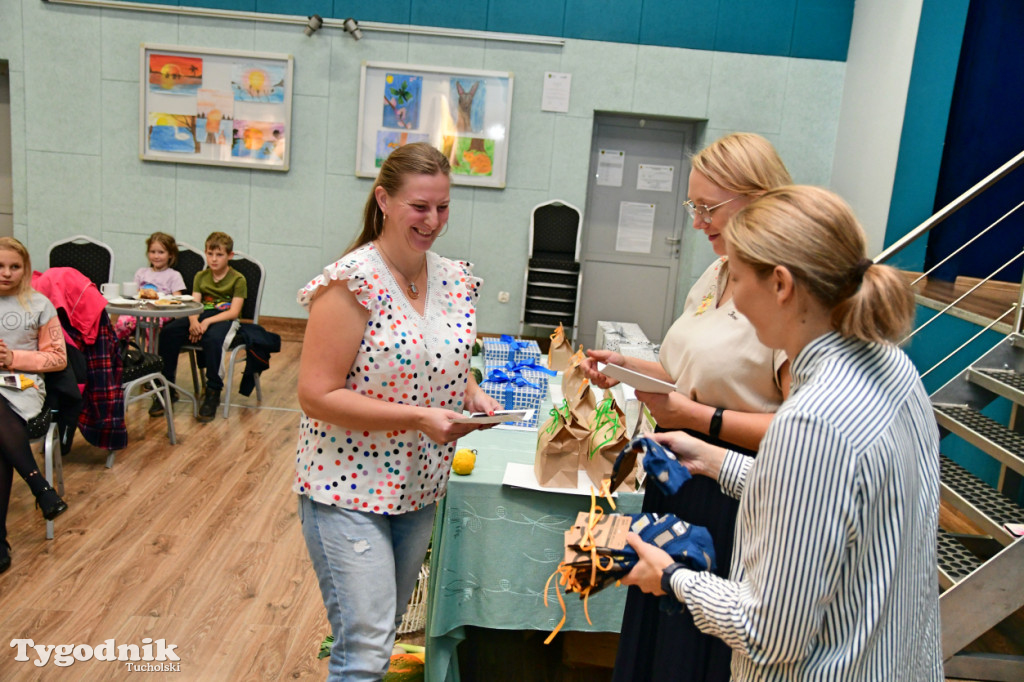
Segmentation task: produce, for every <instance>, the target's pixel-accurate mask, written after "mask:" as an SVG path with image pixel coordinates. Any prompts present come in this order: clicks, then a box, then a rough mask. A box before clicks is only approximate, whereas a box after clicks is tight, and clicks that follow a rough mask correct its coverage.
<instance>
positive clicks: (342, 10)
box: [148, 0, 853, 61]
mask: <svg viewBox="0 0 1024 682" xmlns="http://www.w3.org/2000/svg"><path fill="white" fill-rule="evenodd" d="M148 4H159V5H190V6H192V7H210V8H217V9H230V10H238V11H244V12H270V13H272V14H298V15H301V16H310V15H313V14H319V15H320V16H321V17H324V18H329V17H331V18H337V19H341V18H345V17H355V18H356V19H357V20H359V21H377V22H384V23H390V24H418V25H423V26H442V27H445V28H460V29H470V30H477V31H497V32H501V33H526V34H531V35H544V36H559V37H564V38H577V39H581V40H600V41H607V42H615V43H634V44H642V45H661V46H663V47H684V48H691V49H697V50H714V51H718V52H741V53H747V54H762V55H774V56H779V57H804V58H807V59H831V60H836V61H843V60H845V59H846V48H847V46H848V45H849V42H850V25H851V23H852V22H853V0H775V1H774V2H762V1H759V0H518V1H512V0H448V1H447V2H437V1H436V0H353V1H350V2H340V1H339V2H331V0H302V1H300V2H286V1H285V0H188V1H187V2H151V3H148Z"/></svg>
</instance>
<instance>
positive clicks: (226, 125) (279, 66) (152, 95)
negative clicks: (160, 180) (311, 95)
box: [139, 43, 294, 171]
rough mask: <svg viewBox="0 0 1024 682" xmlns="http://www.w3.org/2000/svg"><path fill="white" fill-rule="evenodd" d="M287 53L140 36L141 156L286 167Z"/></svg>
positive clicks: (289, 89) (289, 60)
mask: <svg viewBox="0 0 1024 682" xmlns="http://www.w3.org/2000/svg"><path fill="white" fill-rule="evenodd" d="M293 72H294V60H293V58H292V56H291V55H287V54H275V53H268V52H244V51H233V50H218V49H207V48H194V47H181V46H175V45H159V44H152V43H143V44H142V46H141V48H140V56H139V158H141V159H142V160H143V161H163V162H168V163H194V164H201V165H208V166H231V167H235V168H253V169H256V170H273V171H287V170H288V168H289V162H290V154H291V144H290V142H289V141H290V139H291V137H292V127H291V115H292V83H293V80H292V76H293Z"/></svg>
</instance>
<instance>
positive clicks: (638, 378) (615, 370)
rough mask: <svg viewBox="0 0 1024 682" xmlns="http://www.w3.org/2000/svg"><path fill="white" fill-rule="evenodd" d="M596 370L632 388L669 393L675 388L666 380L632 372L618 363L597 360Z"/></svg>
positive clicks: (648, 391)
mask: <svg viewBox="0 0 1024 682" xmlns="http://www.w3.org/2000/svg"><path fill="white" fill-rule="evenodd" d="M597 371H598V372H600V373H601V374H604V375H605V376H607V377H611V378H612V379H616V380H618V381H621V382H622V383H624V384H629V385H630V386H632V387H633V388H635V389H637V390H639V391H645V392H647V393H671V392H672V391H674V390H676V387H675V386H673V385H672V384H670V383H668V382H667V381H662V380H661V379H655V378H654V377H652V376H648V375H646V374H641V373H640V372H634V371H633V370H631V369H626V368H625V367H620V366H619V365H605V364H603V363H600V362H599V363H597Z"/></svg>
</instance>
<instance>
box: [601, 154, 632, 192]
mask: <svg viewBox="0 0 1024 682" xmlns="http://www.w3.org/2000/svg"><path fill="white" fill-rule="evenodd" d="M625 165H626V152H622V151H618V150H615V149H602V150H600V151H598V153H597V184H599V185H604V186H605V187H622V169H623V167H625Z"/></svg>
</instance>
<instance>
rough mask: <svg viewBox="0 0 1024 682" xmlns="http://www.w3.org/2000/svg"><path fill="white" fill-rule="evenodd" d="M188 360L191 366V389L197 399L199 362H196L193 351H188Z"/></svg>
mask: <svg viewBox="0 0 1024 682" xmlns="http://www.w3.org/2000/svg"><path fill="white" fill-rule="evenodd" d="M188 359H189V362H190V363H191V364H192V388H193V390H194V391H195V394H196V397H198V396H199V395H200V393H199V362H198V361H197V360H196V352H195V350H193V349H191V348H189V349H188Z"/></svg>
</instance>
